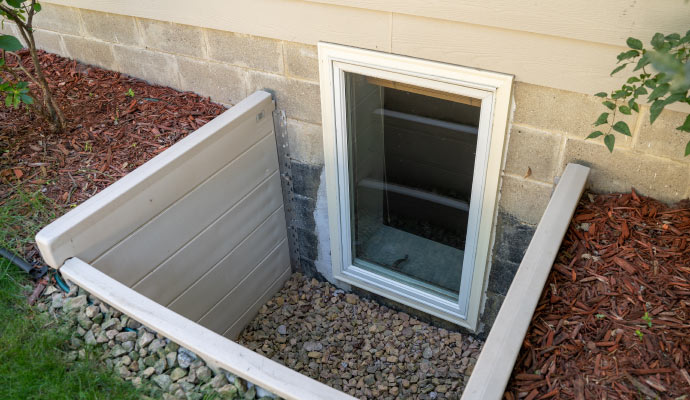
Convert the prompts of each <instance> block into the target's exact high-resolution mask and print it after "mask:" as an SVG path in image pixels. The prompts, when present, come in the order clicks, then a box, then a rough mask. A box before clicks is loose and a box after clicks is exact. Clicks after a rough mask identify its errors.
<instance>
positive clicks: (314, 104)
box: [248, 70, 321, 124]
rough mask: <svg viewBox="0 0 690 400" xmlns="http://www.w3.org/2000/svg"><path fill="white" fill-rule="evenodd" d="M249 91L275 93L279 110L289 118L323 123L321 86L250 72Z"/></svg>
mask: <svg viewBox="0 0 690 400" xmlns="http://www.w3.org/2000/svg"><path fill="white" fill-rule="evenodd" d="M248 78H249V87H248V91H249V92H253V91H255V90H266V91H268V92H271V93H274V94H275V98H276V104H277V107H278V108H281V109H283V110H285V113H286V114H287V116H288V117H290V118H294V119H300V120H303V121H307V122H312V123H317V124H318V123H321V98H320V94H319V85H317V84H315V83H311V82H307V81H300V80H296V79H289V78H286V77H284V76H280V75H272V74H266V73H263V72H257V71H253V70H250V71H249V76H248Z"/></svg>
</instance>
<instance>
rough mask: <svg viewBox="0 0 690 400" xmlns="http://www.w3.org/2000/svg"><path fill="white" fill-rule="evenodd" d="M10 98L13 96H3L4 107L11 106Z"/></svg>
mask: <svg viewBox="0 0 690 400" xmlns="http://www.w3.org/2000/svg"><path fill="white" fill-rule="evenodd" d="M12 97H14V96H12V94H8V95H7V96H5V106H6V107H9V106H11V105H12Z"/></svg>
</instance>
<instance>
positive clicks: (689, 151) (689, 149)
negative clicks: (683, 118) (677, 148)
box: [685, 142, 690, 157]
mask: <svg viewBox="0 0 690 400" xmlns="http://www.w3.org/2000/svg"><path fill="white" fill-rule="evenodd" d="M689 155H690V142H688V144H686V145H685V157H687V156H689Z"/></svg>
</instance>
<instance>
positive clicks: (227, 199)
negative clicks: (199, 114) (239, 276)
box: [92, 127, 280, 300]
mask: <svg viewBox="0 0 690 400" xmlns="http://www.w3.org/2000/svg"><path fill="white" fill-rule="evenodd" d="M247 128H248V129H247V131H246V132H243V135H242V136H246V137H247V138H248V139H252V140H254V139H256V137H257V136H260V135H259V134H258V133H257V132H255V131H253V130H251V129H249V127H247ZM238 139H240V138H238ZM242 139H244V137H243V138H242ZM237 142H238V143H237V147H236V148H235V149H233V150H230V149H228V153H235V152H239V151H240V149H241V144H242V143H241V141H240V140H237ZM275 152H276V150H275V139H274V137H273V135H271V134H267V135H264V136H263V139H262V140H261V141H260V142H258V143H255V144H252V146H251V147H250V148H249V149H247V150H246V151H245V152H243V153H242V154H241V155H240V156H238V157H237V158H236V159H234V160H231V162H230V163H228V164H227V165H225V166H224V167H223V168H222V169H221V170H220V171H218V172H217V173H215V174H213V175H212V176H211V177H209V178H208V179H207V180H205V181H204V182H201V183H200V184H199V185H198V186H197V187H195V188H194V189H192V190H191V191H190V192H189V193H187V194H185V195H184V196H183V197H181V198H180V199H178V200H177V201H176V202H175V203H173V204H172V205H171V206H170V207H168V208H167V209H165V210H164V211H163V212H161V213H160V214H158V215H157V216H155V217H154V218H153V219H151V220H150V221H148V222H147V223H146V224H145V225H144V226H142V227H141V228H139V229H138V230H137V231H135V232H134V233H132V234H131V235H129V236H128V237H127V238H125V239H124V240H122V241H121V242H120V243H118V244H117V245H116V246H115V247H113V248H112V249H110V250H108V251H107V252H106V253H105V254H104V255H103V256H101V257H99V258H98V259H96V260H95V261H94V262H92V265H93V266H95V267H96V268H99V269H101V270H103V271H108V273H109V274H110V276H111V277H113V278H115V279H117V280H119V281H120V282H122V283H124V284H125V285H127V286H130V287H131V286H133V285H134V284H135V283H137V282H138V281H139V280H141V279H142V278H143V277H144V276H145V275H146V274H148V273H149V272H150V271H151V270H152V269H153V268H155V267H156V266H158V265H159V264H160V263H161V262H163V261H164V260H166V259H167V258H169V257H170V256H171V255H172V254H173V253H175V252H176V251H177V250H178V249H180V248H181V247H182V246H184V244H185V243H187V242H188V241H190V240H192V239H193V238H194V237H195V236H196V235H198V234H199V233H200V232H201V231H202V230H204V229H205V228H207V227H208V226H209V225H211V224H212V223H213V222H214V221H216V220H217V219H218V218H219V217H220V216H221V215H222V214H223V213H224V212H225V211H227V210H228V209H229V208H231V207H232V206H233V205H234V204H235V203H237V201H239V200H240V199H241V198H242V197H243V196H244V195H246V194H247V193H249V192H250V191H251V190H252V189H253V188H254V187H256V185H257V184H258V183H260V182H262V181H263V180H264V179H266V178H267V177H268V176H270V175H271V174H273V173H274V172H275V171H277V169H278V162H277V158H276V154H275ZM279 193H280V192H279ZM205 240H213V241H214V242H216V244H218V245H222V244H224V243H221V240H223V241H224V239H221V238H219V237H213V238H210V237H205ZM199 255H200V256H203V254H199ZM143 266H147V267H148V268H150V270H147V269H146V268H145V267H143ZM154 300H156V299H154Z"/></svg>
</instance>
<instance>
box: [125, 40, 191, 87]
mask: <svg viewBox="0 0 690 400" xmlns="http://www.w3.org/2000/svg"><path fill="white" fill-rule="evenodd" d="M113 51H114V53H115V58H116V60H117V63H118V66H119V71H120V72H123V73H126V74H128V75H132V76H134V77H137V78H141V79H144V80H146V81H149V82H151V83H154V84H159V85H166V86H172V87H174V88H179V87H180V79H179V74H178V69H177V62H176V60H175V57H174V56H172V55H170V54H164V53H158V52H154V51H149V50H143V49H139V48H135V47H128V46H120V45H115V46H114V47H113Z"/></svg>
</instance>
